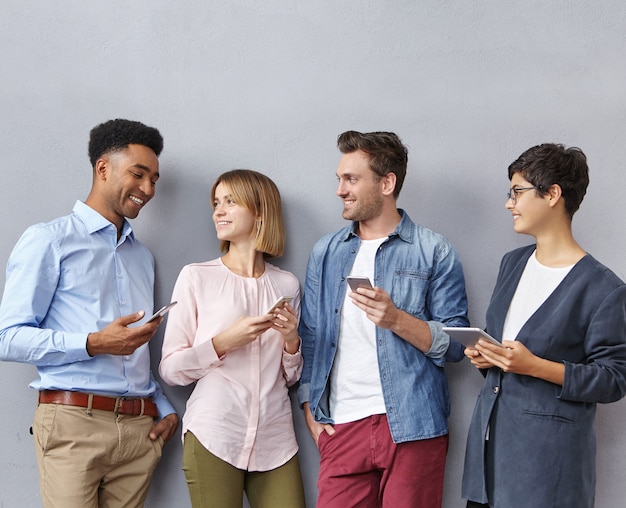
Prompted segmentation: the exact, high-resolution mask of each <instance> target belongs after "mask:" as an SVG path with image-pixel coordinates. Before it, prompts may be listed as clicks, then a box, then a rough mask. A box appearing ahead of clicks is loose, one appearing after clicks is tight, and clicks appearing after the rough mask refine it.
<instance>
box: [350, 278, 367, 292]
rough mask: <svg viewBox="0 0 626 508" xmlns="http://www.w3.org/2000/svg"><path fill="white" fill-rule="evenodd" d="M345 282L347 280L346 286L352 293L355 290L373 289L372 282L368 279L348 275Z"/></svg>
mask: <svg viewBox="0 0 626 508" xmlns="http://www.w3.org/2000/svg"><path fill="white" fill-rule="evenodd" d="M347 280H348V285H349V286H350V289H351V290H352V291H356V289H357V288H368V289H371V288H372V287H373V286H372V281H371V280H369V278H368V277H359V276H356V275H349V276H348V279H347Z"/></svg>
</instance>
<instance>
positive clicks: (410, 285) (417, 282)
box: [392, 268, 431, 319]
mask: <svg viewBox="0 0 626 508" xmlns="http://www.w3.org/2000/svg"><path fill="white" fill-rule="evenodd" d="M430 275H431V271H430V270H415V269H401V268H399V269H396V270H395V271H394V274H393V286H392V287H393V289H392V292H393V295H394V304H395V305H396V307H398V308H399V309H400V310H403V311H405V312H408V313H409V314H412V315H413V316H416V317H420V318H421V317H423V318H426V319H427V316H428V312H427V309H426V298H427V296H428V288H429V285H430V284H429V281H430Z"/></svg>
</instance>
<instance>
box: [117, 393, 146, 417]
mask: <svg viewBox="0 0 626 508" xmlns="http://www.w3.org/2000/svg"><path fill="white" fill-rule="evenodd" d="M124 403H126V404H128V403H131V404H132V409H131V410H130V411H128V410H126V411H123V410H122V409H123V408H122V404H124ZM144 411H145V401H144V399H138V398H135V397H116V398H115V408H114V409H113V412H114V413H115V414H125V415H130V416H143V415H144Z"/></svg>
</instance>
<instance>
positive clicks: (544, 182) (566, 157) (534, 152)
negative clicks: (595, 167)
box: [509, 143, 589, 217]
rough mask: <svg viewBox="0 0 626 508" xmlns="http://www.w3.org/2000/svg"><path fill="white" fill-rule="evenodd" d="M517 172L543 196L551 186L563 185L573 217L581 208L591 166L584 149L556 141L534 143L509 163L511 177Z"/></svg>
mask: <svg viewBox="0 0 626 508" xmlns="http://www.w3.org/2000/svg"><path fill="white" fill-rule="evenodd" d="M515 173H519V174H520V175H521V176H522V177H524V179H525V180H528V181H529V182H530V183H531V184H532V185H533V186H534V187H536V191H537V192H538V193H539V194H540V195H541V196H545V195H546V194H547V193H548V190H549V188H550V186H551V185H554V184H557V185H558V186H559V187H561V193H562V195H563V199H564V200H565V210H566V211H567V213H568V214H569V216H570V217H572V216H573V215H574V213H575V212H576V210H578V208H579V207H580V204H581V203H582V201H583V198H584V197H585V193H586V192H587V186H588V185H589V167H588V166H587V156H586V155H585V154H584V153H583V151H582V150H581V149H580V148H576V147H570V148H565V146H563V145H560V144H554V143H544V144H542V145H537V146H533V147H532V148H529V149H528V150H526V151H525V152H524V153H522V155H520V156H519V157H518V158H517V160H515V161H514V162H512V163H511V165H510V166H509V180H510V179H511V178H513V175H514V174H515Z"/></svg>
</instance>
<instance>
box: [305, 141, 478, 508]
mask: <svg viewBox="0 0 626 508" xmlns="http://www.w3.org/2000/svg"><path fill="white" fill-rule="evenodd" d="M338 146H339V149H340V151H341V152H342V153H343V154H344V155H343V157H342V158H341V161H340V163H339V167H338V169H337V178H338V179H339V186H338V188H337V195H338V196H339V197H340V198H341V200H342V201H343V203H344V209H343V217H344V219H347V220H350V221H352V225H351V226H349V227H346V228H343V229H341V230H339V231H338V232H336V233H332V234H330V235H327V236H325V237H324V238H322V239H321V240H319V241H318V242H317V243H316V245H315V246H314V248H313V251H312V253H311V256H310V258H309V263H308V267H307V274H306V284H305V290H304V298H303V302H302V315H301V320H300V336H301V338H302V354H303V356H304V370H303V373H302V378H301V381H300V387H299V390H298V398H299V401H300V404H302V405H303V408H304V412H305V418H306V421H307V425H308V427H309V430H310V432H311V435H312V436H313V439H314V440H315V442H316V443H317V445H318V448H319V451H320V457H321V462H320V471H319V480H318V489H319V492H318V507H323V508H328V507H338V508H347V507H349V506H358V507H364V506H366V507H376V506H393V507H394V508H401V507H411V508H415V507H439V506H441V502H442V495H443V477H444V466H445V457H446V451H447V447H448V424H447V417H448V415H449V412H450V400H449V393H448V385H447V381H446V378H445V373H444V363H445V361H446V360H449V361H459V360H461V359H462V358H463V346H461V345H460V344H458V343H456V342H453V341H450V338H449V337H448V335H447V334H446V333H444V332H443V331H442V326H443V324H445V325H446V326H468V324H469V323H468V320H467V298H466V294H465V282H464V278H463V269H462V267H461V264H460V262H459V259H458V257H457V255H456V253H455V251H454V249H453V247H452V245H450V243H449V242H448V241H447V240H446V239H445V238H443V237H442V236H441V235H439V234H437V233H434V232H433V231H430V230H428V229H426V228H423V227H421V226H419V225H417V224H414V223H413V222H412V221H411V219H410V218H409V216H408V215H407V214H406V213H405V212H404V211H403V210H401V209H398V208H396V200H397V198H398V194H399V193H400V189H401V188H402V183H403V181H404V177H405V174H406V167H407V150H406V148H405V146H404V145H403V144H402V142H401V141H400V139H399V138H398V136H397V135H395V134H394V133H391V132H373V133H366V134H362V133H359V132H355V131H348V132H344V133H343V134H341V135H340V136H339V138H338ZM350 275H352V276H367V277H369V278H370V280H371V281H372V285H373V286H374V287H373V288H366V287H363V286H361V287H358V288H357V289H356V291H349V290H348V285H347V278H348V276H350Z"/></svg>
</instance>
